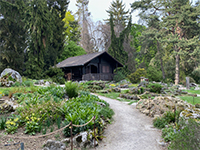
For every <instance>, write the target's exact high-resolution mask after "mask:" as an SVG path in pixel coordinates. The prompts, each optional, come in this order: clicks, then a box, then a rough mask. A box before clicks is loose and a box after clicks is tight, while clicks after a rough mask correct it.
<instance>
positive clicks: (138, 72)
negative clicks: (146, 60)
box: [128, 68, 146, 83]
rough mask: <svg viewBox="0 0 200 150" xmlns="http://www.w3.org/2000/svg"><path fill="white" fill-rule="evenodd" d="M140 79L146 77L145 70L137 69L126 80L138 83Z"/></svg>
mask: <svg viewBox="0 0 200 150" xmlns="http://www.w3.org/2000/svg"><path fill="white" fill-rule="evenodd" d="M140 77H146V70H145V69H144V68H139V69H137V70H136V71H135V72H134V73H131V74H130V75H128V79H129V80H130V81H131V83H138V82H139V81H140Z"/></svg>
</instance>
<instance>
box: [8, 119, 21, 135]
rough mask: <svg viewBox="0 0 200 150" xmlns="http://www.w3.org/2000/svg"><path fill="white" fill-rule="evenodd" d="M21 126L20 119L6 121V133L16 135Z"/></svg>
mask: <svg viewBox="0 0 200 150" xmlns="http://www.w3.org/2000/svg"><path fill="white" fill-rule="evenodd" d="M18 126H19V118H12V119H9V120H7V121H6V131H7V132H8V133H12V134H13V133H15V132H16V130H17V128H18Z"/></svg>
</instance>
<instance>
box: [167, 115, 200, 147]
mask: <svg viewBox="0 0 200 150" xmlns="http://www.w3.org/2000/svg"><path fill="white" fill-rule="evenodd" d="M168 149H171V150H199V149H200V124H199V123H197V122H196V121H195V120H193V119H190V120H188V122H187V123H186V122H184V123H183V126H182V129H181V130H180V131H176V134H175V135H174V138H173V139H172V140H171V144H170V145H169V147H168Z"/></svg>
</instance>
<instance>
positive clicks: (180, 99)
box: [0, 70, 200, 150]
mask: <svg viewBox="0 0 200 150" xmlns="http://www.w3.org/2000/svg"><path fill="white" fill-rule="evenodd" d="M0 82H1V87H0V130H1V131H0V135H1V136H0V138H1V143H2V144H4V146H2V144H1V147H0V149H13V147H14V146H10V147H5V145H9V143H16V142H18V141H20V140H21V139H23V141H24V143H25V146H26V147H27V148H29V149H31V148H33V147H34V148H36V149H42V147H43V149H44V150H48V149H54V148H55V147H57V149H66V148H67V147H68V148H69V147H70V142H71V138H70V135H71V128H70V127H66V128H65V126H67V125H70V123H72V124H74V125H75V126H74V127H73V130H72V135H73V139H72V140H73V145H74V146H75V147H84V148H89V147H94V145H95V146H96V145H98V142H99V140H102V138H103V136H102V134H103V131H104V129H105V126H106V124H107V123H110V122H111V120H112V115H113V114H114V112H113V110H112V109H110V108H109V104H108V103H107V102H105V101H103V100H100V99H99V98H98V97H96V96H93V95H90V92H92V93H96V94H99V95H102V96H105V97H109V98H112V99H116V100H118V101H121V102H125V103H127V104H129V105H136V108H137V109H138V110H139V111H140V112H141V113H143V114H145V115H147V116H149V117H151V118H153V119H154V120H153V123H152V124H153V125H154V127H156V128H159V129H161V130H162V138H163V141H162V142H161V143H165V144H163V145H168V147H169V148H170V147H171V148H172V149H174V148H176V147H177V143H180V144H179V146H180V147H181V146H182V145H181V144H184V143H185V141H184V140H183V139H182V137H185V136H184V134H189V135H190V134H191V133H192V134H193V136H187V138H186V139H192V141H191V143H190V144H193V145H194V146H190V147H188V148H191V147H192V148H193V149H195V148H196V147H200V145H198V144H199V142H196V141H198V140H199V135H200V133H199V131H200V127H199V123H200V98H199V94H200V92H199V91H198V88H199V87H198V85H197V84H190V89H189V90H186V88H185V87H184V86H182V85H176V86H175V85H173V84H169V83H168V84H166V83H162V82H149V81H142V82H140V84H132V83H130V82H129V81H127V80H122V81H120V82H108V81H81V82H66V83H65V85H63V86H60V85H58V84H56V83H54V82H53V81H51V80H30V79H26V78H24V77H21V76H20V75H19V74H18V73H17V72H15V71H12V70H6V71H4V73H2V74H1V78H0ZM195 89H196V90H195ZM94 116H95V121H93V119H94V118H93V117H94ZM84 124H86V125H85V126H81V125H84ZM76 125H78V126H77V127H76ZM191 127H193V129H191ZM94 128H95V130H94ZM57 131H58V132H57ZM54 132H55V133H54ZM51 133H52V134H51ZM38 137H42V138H38ZM14 148H16V147H14Z"/></svg>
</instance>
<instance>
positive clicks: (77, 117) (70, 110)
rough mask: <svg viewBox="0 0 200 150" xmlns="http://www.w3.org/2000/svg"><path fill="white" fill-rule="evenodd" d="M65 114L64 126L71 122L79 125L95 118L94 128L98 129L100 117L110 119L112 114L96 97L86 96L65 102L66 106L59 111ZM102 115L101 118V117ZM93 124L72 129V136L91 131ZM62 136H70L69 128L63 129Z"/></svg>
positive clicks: (107, 105) (107, 106)
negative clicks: (99, 103)
mask: <svg viewBox="0 0 200 150" xmlns="http://www.w3.org/2000/svg"><path fill="white" fill-rule="evenodd" d="M97 102H101V103H104V104H105V105H106V106H104V107H102V106H101V105H98V104H97ZM60 110H61V111H62V113H63V114H65V121H64V124H63V125H64V126H65V125H67V124H69V123H70V122H71V121H72V123H73V124H77V125H81V124H85V123H86V122H88V121H90V119H91V118H92V117H93V116H95V118H96V119H95V126H96V128H100V127H101V126H100V117H104V118H105V119H107V118H111V117H112V115H113V114H114V113H113V111H112V110H111V109H110V108H109V104H108V103H107V102H105V101H102V100H100V99H99V98H98V97H97V96H93V95H88V96H81V97H77V98H75V99H73V101H67V102H66V104H65V105H64V106H63V107H62V108H61V109H60ZM102 115H103V116H102ZM93 126H94V122H93V121H91V122H90V123H89V124H88V125H86V126H84V127H81V128H73V134H77V133H79V132H81V131H85V130H88V129H93ZM64 135H65V136H70V128H65V129H64Z"/></svg>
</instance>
